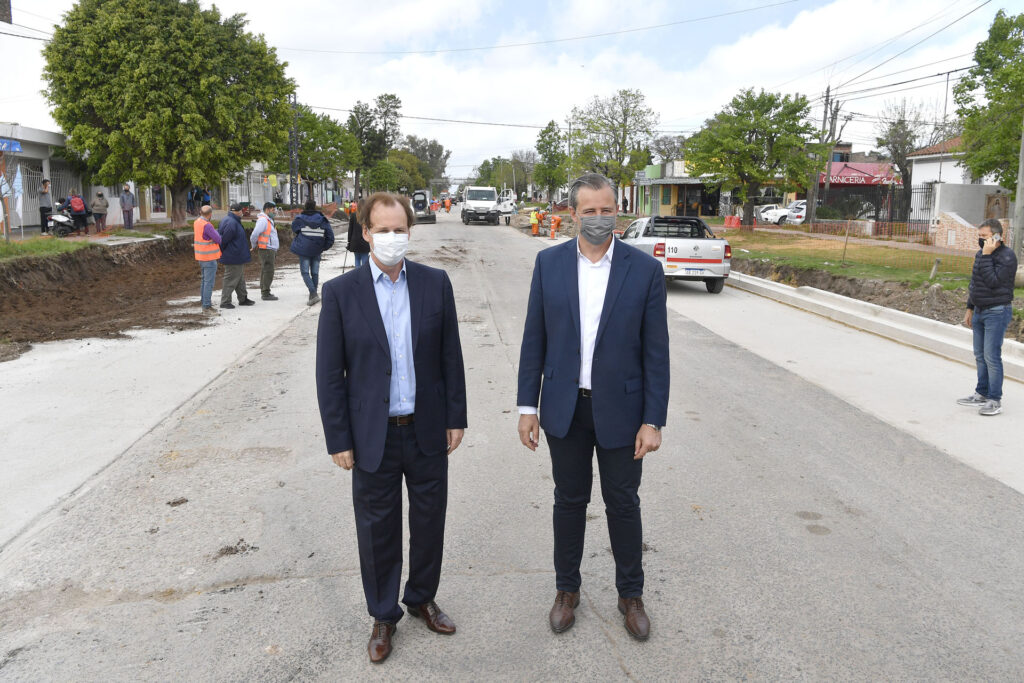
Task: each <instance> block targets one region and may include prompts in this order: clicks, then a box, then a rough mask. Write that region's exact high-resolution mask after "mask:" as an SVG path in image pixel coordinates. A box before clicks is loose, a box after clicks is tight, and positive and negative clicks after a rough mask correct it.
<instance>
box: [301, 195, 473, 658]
mask: <svg viewBox="0 0 1024 683" xmlns="http://www.w3.org/2000/svg"><path fill="white" fill-rule="evenodd" d="M360 209H361V216H360V222H361V223H362V225H363V235H364V237H365V238H366V239H367V241H368V242H369V244H370V248H371V258H370V260H369V262H368V263H366V264H364V265H363V266H362V267H360V268H356V269H354V270H351V271H349V272H348V273H345V274H344V275H342V276H341V277H337V278H334V279H333V280H331V281H330V282H328V283H327V284H325V285H324V288H323V309H322V310H321V312H320V327H319V330H318V332H317V349H316V384H317V396H318V398H319V402H320V417H321V419H322V420H323V425H324V437H325V438H326V441H327V451H328V452H329V453H330V454H331V458H332V459H333V460H334V462H335V463H336V464H337V465H338V466H339V467H342V468H343V469H346V470H352V504H353V508H354V509H355V517H356V536H357V539H358V543H359V567H360V571H361V573H362V579H363V591H364V593H365V595H366V604H367V609H368V611H369V613H370V615H371V616H372V617H373V618H374V625H373V631H372V632H371V635H370V642H369V644H368V646H367V651H368V652H369V655H370V661H372V662H374V663H379V662H382V661H384V660H385V659H386V658H387V657H388V655H389V654H391V649H392V638H393V636H394V634H395V628H396V627H395V625H396V624H397V623H398V620H399V619H401V618H402V616H403V614H404V613H403V611H402V608H401V607H399V605H398V588H399V584H400V583H401V578H402V478H403V476H404V477H405V483H406V487H407V488H408V491H409V534H410V538H409V578H408V580H407V581H406V584H405V594H404V596H403V597H402V602H404V603H405V605H406V609H407V611H408V612H409V614H410V615H412V616H414V617H418V618H420V619H423V621H424V622H425V623H426V625H427V627H428V628H430V629H431V630H432V631H435V632H437V633H441V634H452V633H455V624H453V623H452V621H451V619H449V618H448V616H447V615H446V614H445V613H444V612H442V611H441V610H440V609H439V608H438V606H437V603H436V602H434V597H435V596H436V595H437V587H438V583H439V582H440V579H441V557H442V552H443V548H444V522H445V510H446V508H447V503H448V455H449V454H450V453H452V451H454V450H455V449H456V448H458V447H459V443H461V441H462V436H463V432H464V430H465V428H466V376H465V370H464V368H463V363H462V347H461V345H460V343H459V323H458V316H457V315H456V312H455V296H454V294H453V292H452V285H451V282H450V281H449V280H448V274H447V273H445V272H444V271H443V270H438V269H436V268H430V267H427V266H424V265H420V264H418V263H413V262H411V261H408V260H407V259H406V258H405V253H406V250H407V248H408V245H409V235H410V232H411V228H412V225H413V222H414V221H415V217H414V215H413V213H412V208H411V207H410V206H409V204H408V202H407V201H406V200H404V199H402V198H401V197H397V196H395V195H391V194H387V193H384V192H378V193H377V194H374V195H372V196H371V197H370V198H369V199H368V200H367V201H366V203H365V204H363V205H362V206H361V207H360Z"/></svg>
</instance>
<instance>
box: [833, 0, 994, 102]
mask: <svg viewBox="0 0 1024 683" xmlns="http://www.w3.org/2000/svg"><path fill="white" fill-rule="evenodd" d="M990 2H992V0H985V1H984V2H982V3H981V4H980V5H978V6H977V7H974V8H973V9H971V10H969V11H968V12H967V13H966V14H962V15H960V16H959V17H957V18H956V19H954V20H953V21H951V22H949V23H948V24H946V25H945V26H943V27H942V28H940V29H939V30H938V31H935V32H934V33H929V34H928V35H927V36H925V37H924V38H922V39H921V40H919V41H917V42H916V43H914V44H913V45H911V46H910V47H908V48H905V49H903V50H900V51H899V52H897V53H896V54H894V55H893V56H892V57H889V58H888V59H886V60H884V61H882V62H880V63H878V64H875V65H874V66H873V67H871V68H870V69H868V70H867V71H863V72H861V73H859V74H857V75H856V76H854V77H853V78H851V79H850V80H848V81H844V82H843V83H840V84H839V85H837V86H836V89H837V90H838V89H839V88H842V87H843V86H845V85H849V84H850V83H853V82H854V81H856V80H857V79H859V78H860V77H861V76H866V75H867V74H869V73H871V72H872V71H874V70H875V69H877V68H878V67H880V66H884V65H885V64H888V63H889V62H891V61H892V60H894V59H896V58H897V57H899V56H900V55H902V54H905V53H907V52H909V51H910V50H913V49H914V48H915V47H917V46H918V45H920V44H921V43H923V42H925V41H926V40H929V39H931V38H934V37H935V36H937V35H938V34H940V33H942V32H943V31H945V30H946V29H947V28H949V27H950V26H952V25H953V24H956V23H958V22H960V21H963V20H964V19H966V18H967V17H969V16H970V15H972V14H974V13H975V12H977V11H978V10H980V9H981V8H982V7H984V6H985V5H987V4H989V3H990Z"/></svg>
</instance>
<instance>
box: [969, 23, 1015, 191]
mask: <svg viewBox="0 0 1024 683" xmlns="http://www.w3.org/2000/svg"><path fill="white" fill-rule="evenodd" d="M974 62H975V64H974V67H972V68H971V70H970V71H968V72H967V76H965V77H964V78H962V79H961V80H960V82H959V83H957V84H956V86H955V87H954V88H953V96H954V100H955V102H956V104H957V115H958V116H959V117H960V122H961V124H962V125H963V147H962V148H961V150H960V151H962V152H963V153H964V163H965V164H966V165H967V167H968V168H969V169H971V173H972V174H974V176H975V177H979V178H980V177H982V176H985V175H988V174H990V173H992V174H995V176H996V179H997V181H998V182H999V184H1000V185H1002V186H1003V187H1005V188H1007V189H1009V190H1011V191H1012V192H1015V191H1016V188H1017V155H1018V154H1019V153H1020V138H1021V128H1022V125H1021V121H1022V119H1024V14H1018V15H1016V16H1008V15H1007V14H1006V12H1005V11H1003V10H999V12H998V13H996V17H995V19H994V20H993V22H992V26H991V27H989V31H988V38H986V39H985V40H983V41H982V42H980V43H978V45H977V47H976V48H975V50H974ZM1017 201H1021V198H1019V197H1018V198H1017Z"/></svg>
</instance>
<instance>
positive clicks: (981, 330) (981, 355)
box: [971, 304, 1013, 401]
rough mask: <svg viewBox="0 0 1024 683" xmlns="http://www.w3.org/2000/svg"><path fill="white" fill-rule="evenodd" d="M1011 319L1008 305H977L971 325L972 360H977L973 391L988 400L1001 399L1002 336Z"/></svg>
mask: <svg viewBox="0 0 1024 683" xmlns="http://www.w3.org/2000/svg"><path fill="white" fill-rule="evenodd" d="M1011 318H1013V307H1012V306H1011V305H1010V304H1002V305H1000V306H989V307H988V308H976V309H975V310H974V319H973V321H972V322H971V328H972V329H973V330H974V359H975V360H976V361H977V362H978V386H977V388H975V391H976V392H978V393H979V394H981V395H982V396H984V397H985V398H987V399H991V400H993V401H999V400H1002V398H1003V335H1005V334H1006V328H1007V326H1008V325H1009V324H1010V320H1011Z"/></svg>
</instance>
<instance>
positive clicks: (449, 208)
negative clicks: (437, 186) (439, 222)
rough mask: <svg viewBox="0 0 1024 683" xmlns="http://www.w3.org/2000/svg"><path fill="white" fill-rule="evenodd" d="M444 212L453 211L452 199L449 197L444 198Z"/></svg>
mask: <svg viewBox="0 0 1024 683" xmlns="http://www.w3.org/2000/svg"><path fill="white" fill-rule="evenodd" d="M444 212H445V213H451V212H452V200H451V199H449V198H448V197H445V198H444Z"/></svg>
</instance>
